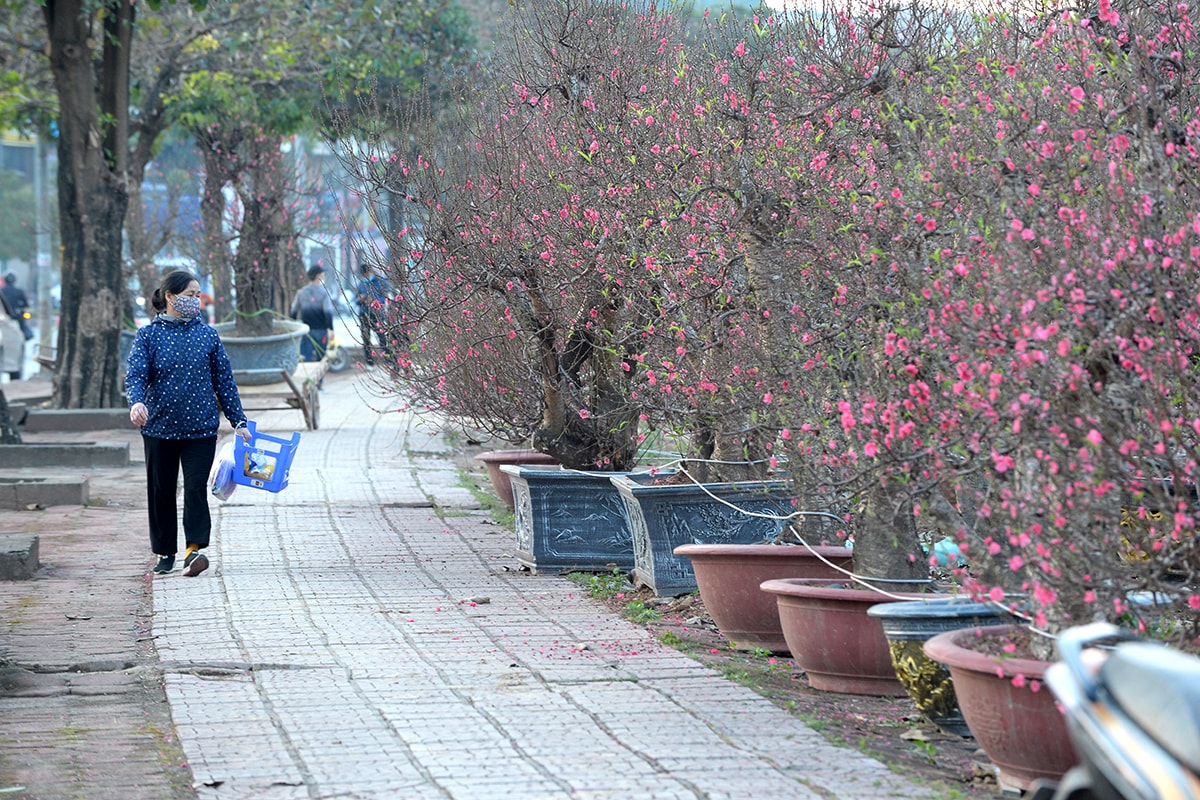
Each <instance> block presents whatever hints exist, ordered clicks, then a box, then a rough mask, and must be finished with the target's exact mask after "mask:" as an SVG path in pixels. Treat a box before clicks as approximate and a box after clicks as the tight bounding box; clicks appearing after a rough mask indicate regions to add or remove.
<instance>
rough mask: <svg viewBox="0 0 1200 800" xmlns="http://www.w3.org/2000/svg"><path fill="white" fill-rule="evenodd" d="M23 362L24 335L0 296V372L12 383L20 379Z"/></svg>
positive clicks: (14, 316)
mask: <svg viewBox="0 0 1200 800" xmlns="http://www.w3.org/2000/svg"><path fill="white" fill-rule="evenodd" d="M24 360H25V334H24V333H23V332H22V331H21V323H19V322H17V317H16V314H15V313H14V312H13V310H12V309H11V308H9V305H8V301H7V300H5V299H4V295H0V372H3V373H7V374H8V377H10V378H12V379H13V380H14V381H16V380H20V379H21V362H22V361H24Z"/></svg>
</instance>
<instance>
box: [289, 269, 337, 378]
mask: <svg viewBox="0 0 1200 800" xmlns="http://www.w3.org/2000/svg"><path fill="white" fill-rule="evenodd" d="M324 284H325V268H324V267H322V266H320V265H318V264H314V265H313V266H311V267H309V268H308V285H307V286H305V287H304V288H303V289H301V290H300V291H298V292H296V299H295V300H294V301H293V302H292V319H298V320H300V321H301V322H303V323H304V324H305V325H307V326H308V335H307V336H305V337H304V338H303V339H301V340H300V355H301V356H302V357H303V358H304V360H305V361H320V360H321V359H322V358H324V357H325V348H326V347H327V346H328V345H329V331H330V330H331V329H332V328H333V313H334V311H333V299H332V298H331V297H330V296H329V292H327V291H325V285H324Z"/></svg>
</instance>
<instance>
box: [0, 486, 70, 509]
mask: <svg viewBox="0 0 1200 800" xmlns="http://www.w3.org/2000/svg"><path fill="white" fill-rule="evenodd" d="M87 501H88V480H87V478H79V479H78V480H57V479H54V478H0V508H11V509H16V510H20V509H23V508H29V507H30V506H41V507H43V508H49V507H50V506H83V505H87Z"/></svg>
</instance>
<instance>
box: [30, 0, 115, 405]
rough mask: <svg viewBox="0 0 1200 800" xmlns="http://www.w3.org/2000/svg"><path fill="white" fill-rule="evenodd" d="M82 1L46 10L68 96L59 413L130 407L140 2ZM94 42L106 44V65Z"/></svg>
mask: <svg viewBox="0 0 1200 800" xmlns="http://www.w3.org/2000/svg"><path fill="white" fill-rule="evenodd" d="M91 9H92V6H91V4H88V3H84V2H82V0H65V1H63V2H57V1H56V0H47V2H46V4H45V6H44V7H43V11H44V13H45V19H46V28H47V33H48V36H49V40H50V67H51V71H52V72H53V75H54V84H55V89H56V91H57V93H58V98H59V109H60V111H59V118H58V126H59V141H58V160H59V166H58V207H59V223H60V230H61V234H62V259H63V260H62V315H61V318H60V321H59V331H58V371H57V373H56V374H55V376H54V405H55V407H57V408H88V407H99V408H109V407H115V406H117V405H119V404H120V403H121V392H120V386H119V383H118V375H119V373H120V364H119V359H120V331H121V312H122V310H123V309H124V308H125V303H126V297H125V294H126V292H125V288H124V281H123V278H122V270H121V231H122V230H123V228H124V222H125V211H126V208H127V206H128V202H129V191H128V186H127V175H126V173H125V170H126V166H127V160H128V159H127V154H128V144H129V136H128V115H129V48H130V42H131V37H132V27H133V22H134V7H133V2H132V0H111V2H108V3H106V4H105V5H104V7H103V11H102V13H101V14H100V15H99V19H100V20H101V21H102V22H103V27H104V30H103V31H94V30H92V25H93V20H94V19H96V17H94V16H92V15H91V14H90V13H89V12H90V10H91ZM93 42H99V43H100V44H101V46H102V47H103V48H104V52H103V59H102V61H101V64H100V66H99V70H98V71H97V65H96V64H95V63H94V62H93V59H92V56H91V50H90V48H91V46H92V43H93Z"/></svg>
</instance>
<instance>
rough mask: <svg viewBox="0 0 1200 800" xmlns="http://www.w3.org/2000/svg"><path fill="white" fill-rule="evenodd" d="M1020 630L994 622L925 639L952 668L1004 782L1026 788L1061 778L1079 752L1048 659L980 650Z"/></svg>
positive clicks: (961, 698)
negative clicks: (1048, 680) (1050, 682)
mask: <svg viewBox="0 0 1200 800" xmlns="http://www.w3.org/2000/svg"><path fill="white" fill-rule="evenodd" d="M1018 630H1020V626H1016V625H990V626H986V627H982V628H966V629H963V630H957V631H947V632H945V633H940V634H938V635H937V636H934V637H933V638H932V639H930V640H929V641H928V642H926V643H925V654H926V655H927V656H929V657H930V658H932V659H933V660H934V661H938V662H941V663H942V664H945V665H946V666H948V667H949V668H950V677H951V679H952V680H953V681H954V693H955V695H957V697H958V704H959V707H960V708H961V709H962V715H963V719H965V720H966V721H967V727H969V728H970V729H971V733H972V734H974V735H975V740H976V741H977V742H979V746H980V747H982V748H983V750H984V752H985V753H987V755H988V758H990V759H991V760H992V763H993V764H995V765H996V766H997V767H998V768H999V770H1000V776H999V777H1000V783H1001V788H1004V787H1011V788H1014V789H1018V790H1021V791H1024V790H1025V789H1027V788H1029V785H1030V784H1031V783H1033V781H1034V780H1035V779H1037V778H1047V779H1050V780H1058V779H1059V778H1061V777H1062V776H1063V774H1064V773H1065V772H1066V771H1067V770H1068V769H1070V768H1071V767H1072V766H1074V765H1075V763H1076V762H1077V760H1078V759H1077V758H1076V756H1075V749H1074V747H1072V746H1071V739H1070V736H1069V735H1068V733H1067V724H1066V721H1065V720H1064V719H1063V716H1062V713H1061V712H1060V711H1059V710H1058V706H1057V705H1056V704H1055V700H1054V695H1053V693H1052V692H1051V691H1050V688H1049V687H1048V686H1046V685H1045V684H1044V682H1043V681H1044V680H1045V676H1046V669H1047V668H1048V667H1049V666H1050V663H1049V662H1046V661H1033V660H1030V659H1024V658H1014V657H1011V656H1007V655H1006V656H1004V657H1001V656H998V655H989V654H988V653H986V652H980V651H979V648H980V646H981V645H983V644H987V643H991V645H992V647H991V649H992V650H996V651H997V652H999V651H1000V647H1001V645H1000V642H1001V641H1002V640H1003V639H1004V638H1005V637H1006V636H1009V635H1011V634H1012V633H1014V632H1016V631H1018Z"/></svg>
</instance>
